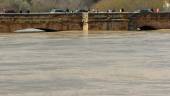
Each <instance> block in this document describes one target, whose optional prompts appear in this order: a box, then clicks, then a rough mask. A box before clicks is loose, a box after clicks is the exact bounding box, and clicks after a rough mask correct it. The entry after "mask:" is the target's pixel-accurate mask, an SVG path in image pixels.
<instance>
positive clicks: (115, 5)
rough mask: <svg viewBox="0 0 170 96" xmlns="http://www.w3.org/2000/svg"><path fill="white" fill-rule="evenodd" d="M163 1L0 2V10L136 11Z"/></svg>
mask: <svg viewBox="0 0 170 96" xmlns="http://www.w3.org/2000/svg"><path fill="white" fill-rule="evenodd" d="M162 6H163V0H0V9H1V10H2V9H4V8H6V9H15V10H30V11H33V12H42V11H48V10H50V9H52V8H71V9H77V8H79V9H80V8H93V9H99V10H106V9H119V8H124V9H126V10H128V11H129V10H130V11H131V10H136V9H141V8H160V9H163V8H162Z"/></svg>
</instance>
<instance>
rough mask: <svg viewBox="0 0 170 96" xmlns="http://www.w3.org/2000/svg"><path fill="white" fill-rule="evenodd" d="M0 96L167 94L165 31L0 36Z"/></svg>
mask: <svg viewBox="0 0 170 96" xmlns="http://www.w3.org/2000/svg"><path fill="white" fill-rule="evenodd" d="M0 57H1V58H0V96H168V95H170V75H169V73H170V31H169V30H163V31H148V32H135V31H133V32H90V33H89V34H84V33H82V32H54V33H25V34H24V33H11V34H0Z"/></svg>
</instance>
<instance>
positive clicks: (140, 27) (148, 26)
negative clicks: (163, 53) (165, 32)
mask: <svg viewBox="0 0 170 96" xmlns="http://www.w3.org/2000/svg"><path fill="white" fill-rule="evenodd" d="M137 30H157V28H156V27H154V26H150V25H142V26H139V27H137Z"/></svg>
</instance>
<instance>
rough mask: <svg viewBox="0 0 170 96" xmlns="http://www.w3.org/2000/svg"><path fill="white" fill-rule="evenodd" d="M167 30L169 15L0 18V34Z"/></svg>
mask: <svg viewBox="0 0 170 96" xmlns="http://www.w3.org/2000/svg"><path fill="white" fill-rule="evenodd" d="M27 28H36V29H42V30H45V31H71V30H90V31H91V30H95V31H97V30H100V31H103V30H139V29H141V30H147V29H170V13H143V14H141V13H126V12H124V13H62V14H50V13H30V14H24V13H23V14H0V32H15V31H16V30H22V29H27Z"/></svg>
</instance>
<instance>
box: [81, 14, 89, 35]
mask: <svg viewBox="0 0 170 96" xmlns="http://www.w3.org/2000/svg"><path fill="white" fill-rule="evenodd" d="M82 17H83V18H82V22H83V32H88V30H89V24H88V21H89V20H88V19H89V14H88V12H83V13H82Z"/></svg>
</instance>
